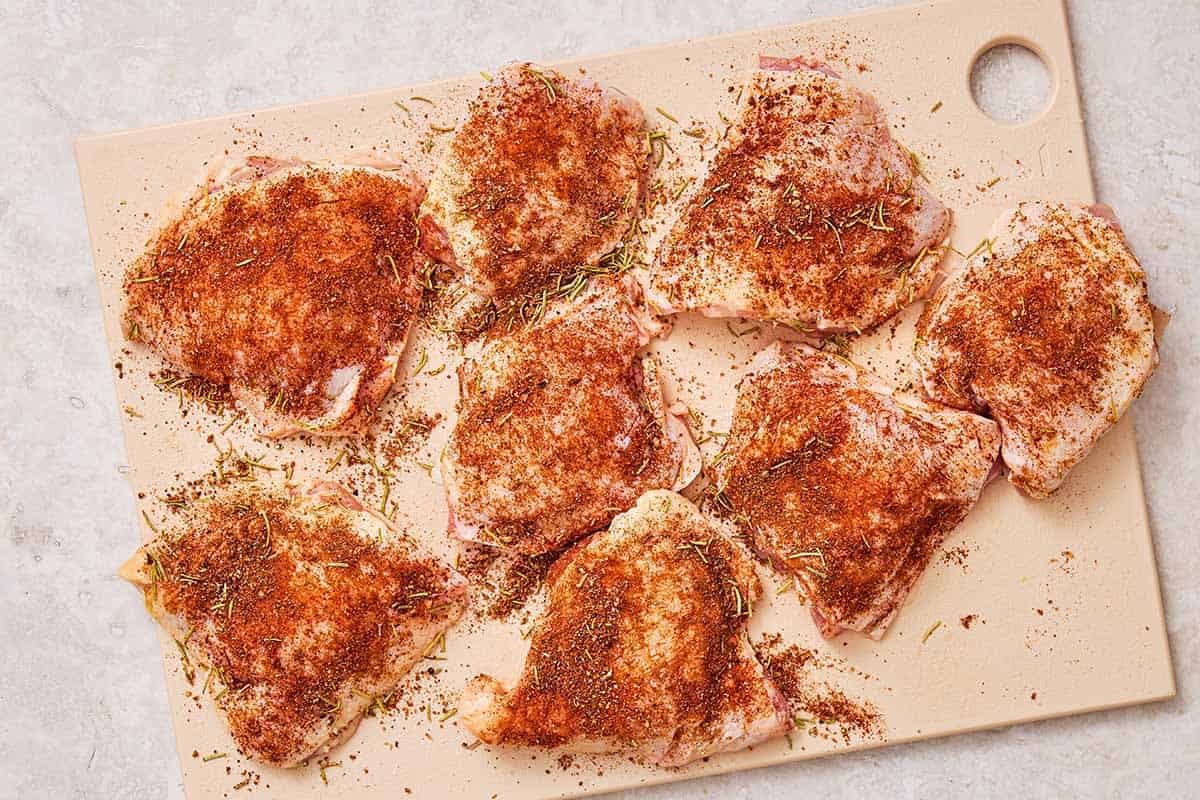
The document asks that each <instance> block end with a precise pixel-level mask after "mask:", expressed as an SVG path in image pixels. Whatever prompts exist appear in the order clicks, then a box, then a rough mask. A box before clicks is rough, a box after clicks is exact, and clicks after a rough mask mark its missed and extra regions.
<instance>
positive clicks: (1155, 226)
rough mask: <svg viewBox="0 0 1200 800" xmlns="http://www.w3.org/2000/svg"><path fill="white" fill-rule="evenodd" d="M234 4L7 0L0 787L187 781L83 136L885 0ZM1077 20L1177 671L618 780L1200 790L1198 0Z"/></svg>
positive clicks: (859, 790) (699, 786)
mask: <svg viewBox="0 0 1200 800" xmlns="http://www.w3.org/2000/svg"><path fill="white" fill-rule="evenodd" d="M235 5H236V4H232V3H229V4H227V3H224V2H206V3H176V2H166V3H164V2H157V3H144V4H132V3H122V2H98V3H87V4H84V3H80V2H70V0H62V1H61V2H51V3H33V2H15V3H14V2H13V0H3V2H0V22H2V23H3V24H0V108H2V113H0V153H2V155H3V160H2V162H0V163H2V165H3V166H2V167H0V343H2V350H0V356H2V357H0V529H2V531H3V535H2V537H0V600H2V602H3V609H2V611H0V641H2V642H3V645H2V648H3V649H2V651H0V652H2V653H3V655H2V656H0V798H5V799H7V798H30V797H54V798H75V797H95V798H138V799H139V800H140V799H141V798H162V797H179V796H181V794H182V789H181V787H180V781H179V772H178V766H177V763H176V757H175V753H174V748H173V743H172V738H171V732H170V727H169V722H168V715H167V711H166V703H165V702H164V688H163V681H162V675H161V671H160V667H159V661H158V644H157V640H156V639H155V638H154V635H153V631H152V627H151V623H150V621H149V620H148V619H147V618H146V616H145V614H144V613H143V612H142V609H141V603H140V601H139V600H138V598H137V597H136V595H135V594H134V592H132V591H131V590H129V589H128V588H127V587H125V586H122V585H119V583H118V581H117V579H116V578H115V577H114V576H113V568H114V566H115V565H116V564H117V563H118V562H119V561H120V560H121V558H122V557H123V556H124V555H125V554H126V553H127V552H128V551H129V550H130V549H131V548H132V547H133V546H134V545H135V543H136V540H137V536H138V533H137V528H136V524H135V518H134V506H133V502H132V501H133V498H132V497H131V496H130V492H129V491H128V487H127V485H126V483H125V482H124V480H123V479H122V477H121V474H120V473H121V470H122V464H123V460H124V451H123V447H122V444H121V437H120V420H119V417H118V411H117V408H116V402H115V397H114V393H113V385H112V378H111V376H110V368H109V363H108V358H107V350H106V345H105V343H104V340H103V336H102V335H101V330H102V329H101V321H100V313H99V309H98V301H97V294H96V286H95V279H94V277H93V267H92V261H91V258H90V256H89V251H88V242H87V231H86V227H85V224H84V217H83V209H82V205H81V201H80V195H79V188H78V181H77V177H76V171H75V163H74V159H73V156H72V152H71V142H72V140H73V138H74V137H75V136H77V135H79V134H81V133H86V132H104V131H110V130H117V129H124V128H131V127H140V126H144V125H149V124H154V123H161V122H169V121H173V120H183V119H189V118H193V117H200V116H209V115H214V114H221V113H226V112H229V111H238V110H245V109H250V108H255V107H260V106H266V105H274V104H279V103H287V102H292V101H298V100H304V99H310V98H316V97H324V96H330V95H337V94H343V93H347V92H352V91H358V90H364V89H370V88H380V87H386V86H391V85H397V84H403V83H409V82H413V81H418V80H424V79H431V78H437V77H444V76H451V75H456V74H460V73H467V72H472V71H474V70H477V69H480V68H486V67H491V66H494V65H495V64H496V63H498V62H502V61H506V60H509V59H512V58H514V57H517V56H524V57H530V58H535V59H538V58H541V59H554V58H565V57H568V56H573V55H584V54H592V53H600V52H606V51H610V50H616V49H622V48H626V47H633V46H639V45H645V44H652V43H657V42H668V41H672V40H675V39H680V38H684V37H689V36H697V35H705V34H712V33H720V32H727V31H735V30H740V29H745V28H753V27H761V26H764V25H770V24H777V23H784V22H794V21H799V20H803V19H806V18H808V17H809V16H813V15H828V14H837V13H842V12H844V11H847V10H854V9H859V8H864V7H868V6H871V5H876V3H871V2H861V1H857V0H850V1H848V2H836V1H835V0H824V1H817V0H797V1H796V2H790V3H783V2H769V1H768V0H745V1H744V2H740V3H737V4H736V5H735V6H733V7H730V8H727V7H725V4H723V3H720V2H715V0H687V2H668V1H667V0H658V2H654V3H652V4H649V5H646V6H641V5H638V4H635V3H614V2H605V3H599V4H592V3H584V2H577V3H568V4H563V5H560V6H558V7H556V8H553V9H551V8H540V9H539V8H538V5H539V4H536V3H533V2H513V1H511V0H510V2H504V3H497V4H483V3H475V2H467V1H466V0H450V1H448V2H444V3H421V4H414V5H412V6H411V7H410V6H407V5H406V4H403V3H395V4H389V3H369V2H358V3H352V4H350V3H347V4H343V5H342V6H341V7H339V8H338V9H337V10H330V9H325V8H321V7H319V6H313V7H300V6H297V5H294V4H290V3H280V2H262V3H258V4H257V5H256V6H255V7H254V8H253V9H252V10H238V9H236V8H235V7H234V6H235ZM1071 21H1072V25H1073V31H1074V38H1075V51H1076V59H1077V62H1078V71H1079V77H1080V82H1081V84H1082V87H1083V99H1084V106H1085V111H1086V115H1087V124H1088V133H1089V138H1090V142H1091V147H1092V160H1093V164H1094V168H1095V173H1096V178H1097V183H1098V187H1099V188H1098V191H1099V195H1100V197H1101V199H1103V200H1105V201H1107V202H1108V203H1110V204H1111V205H1113V206H1114V207H1115V208H1116V209H1117V210H1118V212H1119V213H1120V215H1121V217H1122V219H1123V221H1124V223H1125V226H1126V228H1127V231H1128V233H1129V237H1130V239H1131V240H1132V243H1133V246H1134V248H1135V250H1136V251H1137V252H1138V253H1139V255H1140V256H1141V258H1142V260H1143V262H1144V263H1145V265H1146V268H1147V270H1148V272H1149V274H1150V278H1151V290H1152V294H1153V296H1154V299H1155V300H1156V302H1157V303H1158V304H1160V305H1162V306H1164V307H1167V308H1169V309H1172V310H1173V311H1174V312H1175V319H1174V321H1173V322H1172V324H1171V326H1170V328H1169V330H1168V332H1167V334H1166V337H1165V341H1164V345H1163V363H1162V366H1161V367H1160V368H1159V371H1158V374H1157V375H1156V376H1155V378H1154V380H1153V381H1152V384H1151V386H1150V388H1149V389H1148V391H1147V392H1146V394H1145V396H1144V397H1143V399H1142V400H1141V402H1140V403H1139V405H1138V406H1137V407H1136V408H1135V411H1134V415H1135V419H1136V424H1137V429H1138V434H1139V437H1140V445H1141V455H1142V461H1143V466H1144V469H1145V473H1146V482H1147V490H1148V493H1149V501H1150V510H1151V521H1152V524H1153V528H1154V533H1155V540H1156V546H1157V551H1158V557H1159V563H1160V572H1161V576H1162V582H1163V593H1164V599H1165V603H1166V609H1167V620H1168V624H1169V628H1170V634H1171V642H1172V647H1173V652H1174V661H1175V666H1176V672H1177V677H1178V683H1179V696H1178V697H1177V698H1176V699H1175V700H1173V701H1171V702H1167V703H1162V704H1158V705H1155V706H1148V707H1140V708H1132V709H1127V710H1122V711H1113V712H1108V713H1103V714H1094V715H1090V716H1085V717H1076V718H1071V719H1064V720H1058V721H1053V722H1045V723H1039V724H1035V725H1026V726H1021V727H1015V728H1009V729H1006V730H1001V731H995V732H987V733H978V734H973V735H967V736H959V737H954V738H951V739H944V740H939V741H933V742H928V743H924V744H919V745H912V746H905V747H895V748H888V749H882V750H877V751H874V752H870V753H863V754H859V755H851V756H843V757H838V758H832V759H825V760H821V761H816V762H808V763H803V764H796V765H792V766H786V767H778V768H772V769H768V770H760V771H758V772H753V773H742V774H734V775H729V776H726V777H723V778H715V779H708V780H703V781H696V782H691V783H685V784H676V785H674V786H668V787H663V788H659V789H653V790H648V791H644V792H641V793H635V795H631V796H637V797H639V798H647V800H648V799H649V798H668V797H670V798H674V797H681V798H682V797H754V798H772V797H791V796H798V795H806V796H820V797H826V798H835V797H862V796H883V795H887V796H901V797H918V796H922V797H924V796H932V795H935V794H945V793H947V792H948V793H949V794H950V795H951V796H958V795H968V794H969V795H972V796H995V797H1005V798H1012V797H1062V796H1069V795H1086V796H1093V797H1134V796H1154V797H1160V798H1162V797H1183V796H1200V789H1198V788H1197V783H1196V777H1195V776H1196V774H1197V773H1198V772H1200V712H1198V711H1197V706H1196V703H1195V700H1194V697H1195V695H1196V693H1197V692H1198V691H1200V670H1198V669H1197V666H1196V665H1197V663H1200V587H1198V584H1200V581H1198V580H1197V577H1196V576H1197V575H1198V574H1200V537H1198V536H1197V525H1196V522H1195V520H1196V517H1197V515H1198V514H1200V475H1198V473H1200V456H1198V452H1197V441H1198V440H1200V414H1198V412H1197V410H1196V409H1197V406H1198V405H1200V354H1198V352H1197V348H1196V346H1195V341H1196V339H1197V337H1198V336H1200V324H1198V322H1197V317H1196V313H1195V309H1196V308H1197V307H1200V287H1198V286H1197V283H1196V281H1195V279H1194V271H1195V269H1196V265H1195V263H1194V260H1195V254H1196V253H1197V252H1200V223H1197V221H1196V216H1197V214H1200V149H1198V148H1200V137H1198V135H1197V133H1196V131H1197V130H1198V129H1200V57H1198V56H1197V52H1196V51H1197V49H1200V35H1198V34H1197V31H1200V4H1197V3H1196V2H1195V0H1173V1H1172V2H1155V1H1154V0H1134V2H1128V1H1127V0H1124V1H1122V0H1106V1H1105V2H1086V1H1085V0H1076V2H1074V3H1072V4H1071ZM1005 68H1007V67H1006V66H1005V65H1004V64H998V65H997V66H996V67H995V69H998V70H1003V69H1005ZM1014 68H1019V65H1018V67H1014ZM1112 657H1113V658H1120V657H1121V654H1120V653H1119V652H1118V653H1113V654H1112Z"/></svg>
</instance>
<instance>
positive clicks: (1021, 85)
mask: <svg viewBox="0 0 1200 800" xmlns="http://www.w3.org/2000/svg"><path fill="white" fill-rule="evenodd" d="M971 97H973V98H974V99H975V105H977V106H979V109H980V110H981V111H983V113H985V114H987V115H988V116H989V117H991V118H992V119H994V120H996V121H997V122H1004V123H1007V124H1010V125H1016V124H1020V123H1023V122H1029V121H1030V120H1032V119H1033V118H1034V117H1036V116H1037V115H1038V114H1039V112H1041V111H1042V110H1043V109H1044V108H1045V107H1046V105H1047V102H1048V101H1049V99H1050V69H1049V67H1047V66H1046V62H1045V61H1044V60H1043V59H1042V57H1041V56H1040V55H1038V54H1037V53H1035V52H1034V51H1033V50H1031V49H1029V48H1028V47H1025V46H1024V45H1021V44H1016V43H1012V42H1009V43H1004V44H997V45H994V46H992V47H989V48H986V49H985V50H984V51H983V52H981V53H980V54H979V55H978V56H977V57H976V58H975V63H973V64H972V65H971Z"/></svg>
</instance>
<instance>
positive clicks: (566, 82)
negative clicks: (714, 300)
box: [421, 64, 649, 303]
mask: <svg viewBox="0 0 1200 800" xmlns="http://www.w3.org/2000/svg"><path fill="white" fill-rule="evenodd" d="M648 158H649V154H648V152H647V148H646V131H645V117H644V115H643V114H642V109H641V107H640V106H639V105H638V104H637V102H636V101H634V100H633V99H632V98H630V97H628V96H626V95H624V94H622V93H620V92H618V91H616V90H614V89H608V88H605V87H602V86H598V85H596V84H595V83H593V82H591V81H588V80H570V79H568V78H566V77H564V76H563V75H561V74H560V73H558V72H555V71H554V70H551V69H547V68H543V67H537V66H535V65H533V64H512V65H509V66H507V67H505V68H504V69H503V70H501V71H500V72H499V73H497V75H496V76H495V78H494V79H492V80H490V81H489V82H488V83H487V84H486V85H485V86H484V87H483V89H482V90H481V91H480V93H479V96H478V97H477V98H476V99H475V100H474V102H472V104H471V108H470V112H469V115H468V117H467V120H466V122H464V123H463V125H462V127H461V128H460V129H459V130H458V132H457V133H456V134H455V135H454V138H453V140H452V141H451V143H450V146H449V148H448V150H447V152H446V155H445V157H444V158H443V159H442V161H441V163H440V164H439V165H438V168H437V172H436V173H435V175H434V177H433V179H432V180H431V181H430V184H429V194H428V196H427V197H426V198H425V203H424V205H423V206H422V209H421V213H422V223H423V224H422V229H423V231H424V232H425V234H426V243H427V246H428V247H430V248H432V249H431V252H433V253H435V254H436V255H437V257H438V258H439V259H440V260H442V261H444V262H445V263H448V264H452V265H456V266H457V267H458V268H459V269H460V270H462V273H463V276H464V277H465V279H466V282H467V284H468V285H469V286H470V287H471V288H472V289H473V290H474V291H475V292H477V293H479V294H482V295H487V296H489V297H492V298H493V299H495V300H496V301H497V302H500V303H504V302H506V301H510V300H513V299H515V298H518V297H520V296H523V295H530V294H536V293H537V292H539V291H541V290H543V289H545V288H547V287H548V286H551V285H553V284H556V283H557V282H561V281H562V279H564V278H565V277H567V276H570V275H573V274H575V273H577V272H578V271H579V270H581V269H585V268H589V267H595V266H596V265H597V264H599V262H600V259H601V257H602V256H604V255H605V254H606V253H608V252H609V251H610V250H612V249H613V248H615V247H616V246H617V244H618V243H619V242H620V241H621V239H622V238H623V237H624V235H625V233H626V232H627V231H628V230H629V226H630V225H631V223H632V222H633V219H634V217H635V215H636V214H637V211H638V208H639V207H640V204H641V199H642V196H643V195H644V194H645V190H646V173H647V168H648V163H649V162H648Z"/></svg>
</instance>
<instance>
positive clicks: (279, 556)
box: [120, 486, 466, 767]
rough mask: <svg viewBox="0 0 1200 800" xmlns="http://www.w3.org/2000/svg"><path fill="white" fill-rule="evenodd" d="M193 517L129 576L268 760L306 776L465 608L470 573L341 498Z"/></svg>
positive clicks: (257, 504)
mask: <svg viewBox="0 0 1200 800" xmlns="http://www.w3.org/2000/svg"><path fill="white" fill-rule="evenodd" d="M187 513H188V517H187V518H186V519H182V520H179V521H178V522H177V523H172V524H170V525H168V526H166V527H163V528H162V532H161V533H160V534H159V535H158V536H157V537H156V538H154V539H153V540H152V541H150V542H149V543H148V544H146V545H145V546H143V547H142V548H141V549H140V550H138V552H137V553H136V554H134V556H133V557H131V558H130V559H129V560H128V561H127V562H126V563H125V565H124V566H123V567H122V568H121V573H120V574H121V576H122V577H123V578H125V579H126V580H128V581H130V582H131V583H132V584H133V585H134V586H136V587H137V588H138V589H139V590H141V591H142V592H143V594H144V596H145V601H146V608H147V610H148V611H149V612H150V613H151V615H153V616H154V618H155V619H156V620H157V621H158V622H159V624H161V625H162V626H163V628H164V629H166V631H167V632H169V633H170V634H171V636H172V637H173V638H174V639H175V643H176V646H177V647H178V649H179V654H180V658H181V660H182V664H183V668H184V671H185V673H186V676H187V677H188V679H189V680H190V681H194V679H195V677H196V676H197V675H198V674H200V673H199V672H198V670H203V671H204V673H205V674H206V677H205V678H204V679H203V684H202V685H203V689H201V690H200V691H199V694H200V695H201V696H206V695H208V694H211V695H212V696H213V697H214V702H215V704H216V706H217V707H218V709H220V711H221V712H222V713H223V714H224V716H225V717H226V719H227V721H228V723H229V729H230V732H231V733H232V734H233V738H234V740H235V741H236V742H237V745H238V747H239V748H240V749H241V750H242V751H243V752H244V753H245V754H246V755H248V756H250V757H252V758H254V759H257V760H259V761H263V762H266V763H268V764H274V765H277V766H283V767H293V766H297V765H299V764H301V763H303V762H304V761H305V760H307V759H310V758H313V757H315V756H320V755H322V754H323V753H325V752H328V751H329V750H331V749H332V748H333V747H336V746H337V745H338V744H339V743H340V742H342V741H344V740H345V739H347V738H349V737H350V736H351V735H352V734H353V733H354V730H355V728H356V727H357V726H358V722H359V719H360V718H361V717H362V715H363V714H364V713H365V712H367V711H369V710H370V709H373V708H374V709H376V710H379V709H382V708H384V707H385V706H386V704H387V702H388V700H389V699H390V697H391V695H392V693H393V691H394V690H395V687H396V685H397V683H398V682H399V681H400V679H401V678H402V677H404V675H405V674H407V673H408V671H409V670H410V669H411V668H412V666H413V665H414V664H415V663H416V662H417V661H419V660H420V659H421V657H422V654H423V653H424V652H426V651H427V649H428V648H429V646H430V645H431V643H432V642H434V641H436V637H437V636H438V635H439V634H441V633H442V632H443V631H444V630H445V629H446V628H447V627H448V626H450V625H452V624H453V623H454V622H455V620H457V619H458V617H459V616H460V615H461V614H462V612H463V610H464V608H465V606H466V580H465V579H464V578H463V577H462V576H461V575H459V574H458V573H456V572H454V571H453V570H452V569H450V568H449V566H447V565H445V564H443V563H441V562H439V561H438V560H437V559H435V558H433V557H432V556H429V555H426V554H424V553H422V552H421V551H420V550H419V549H418V548H417V547H416V545H415V544H414V543H413V542H412V541H411V540H410V539H409V538H408V537H407V536H405V535H403V534H400V533H398V532H396V531H394V530H393V529H392V528H391V527H390V526H389V525H388V523H387V522H386V521H385V520H383V519H382V518H377V517H376V516H374V515H372V514H370V513H368V512H365V511H363V509H362V507H361V506H358V505H357V503H356V502H355V501H354V500H353V499H352V498H351V497H350V496H349V495H348V494H347V493H345V492H344V490H342V491H335V490H332V489H331V488H330V487H326V486H318V487H315V488H314V490H313V493H312V494H311V495H308V496H305V497H289V496H287V495H285V494H283V493H281V492H275V491H269V490H257V489H255V490H245V491H239V492H235V493H231V494H228V495H222V496H220V497H217V498H215V499H212V500H210V501H207V502H205V503H204V504H203V507H201V508H198V509H196V510H195V511H192V510H190V509H189V510H188V512H187ZM194 685H195V686H200V685H201V684H199V682H196V683H194Z"/></svg>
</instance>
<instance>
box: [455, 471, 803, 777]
mask: <svg viewBox="0 0 1200 800" xmlns="http://www.w3.org/2000/svg"><path fill="white" fill-rule="evenodd" d="M549 582H550V587H549V603H548V609H547V611H546V613H545V615H544V616H543V618H542V619H541V620H540V622H539V623H538V625H537V627H536V629H535V630H534V632H533V635H532V637H531V644H530V649H529V655H528V657H527V659H526V662H525V668H524V671H523V673H522V675H521V678H520V680H519V681H518V682H517V683H516V685H515V686H514V687H513V688H512V689H510V690H506V689H505V688H504V687H503V686H502V685H501V684H500V683H499V682H498V681H497V680H495V679H494V678H492V677H490V676H487V675H481V676H479V677H476V678H475V679H474V680H472V681H471V682H470V683H469V684H468V685H467V687H466V689H465V690H464V691H463V696H462V699H461V701H460V703H459V716H460V718H461V720H462V722H463V724H464V725H465V726H466V727H467V728H468V729H469V730H470V731H471V732H473V733H474V734H475V735H476V736H478V737H479V738H480V739H482V740H483V741H485V742H488V743H490V744H512V745H530V746H539V747H562V748H565V749H567V750H569V751H575V752H616V751H626V752H630V753H633V754H636V755H638V756H640V757H642V758H645V759H647V760H649V761H650V762H653V763H656V764H661V765H664V766H679V765H682V764H685V763H687V762H689V761H693V760H695V759H698V758H703V757H705V756H708V755H711V754H713V753H718V752H723V751H729V750H738V749H741V748H743V747H746V746H749V745H752V744H755V743H757V742H760V741H762V740H764V739H767V738H770V737H773V736H779V735H781V734H783V733H784V732H786V731H787V730H788V727H789V724H790V723H789V719H788V714H787V705H786V702H785V701H784V699H783V697H782V696H781V695H780V694H779V692H778V690H777V689H776V688H775V687H774V685H773V684H772V682H771V681H770V679H768V678H767V676H766V675H765V674H764V672H763V668H762V666H761V665H760V664H759V663H758V661H757V659H756V658H755V656H754V651H753V650H752V648H751V647H750V644H749V641H748V640H747V638H746V628H747V625H748V622H749V618H750V615H751V613H752V611H753V608H754V603H755V602H756V601H757V600H758V598H759V596H760V593H761V586H760V584H759V581H758V577H757V575H756V574H755V572H754V563H753V561H752V560H751V558H750V556H749V554H748V553H746V552H745V550H744V549H742V548H741V546H740V545H738V544H736V543H734V542H733V541H732V540H730V539H729V538H727V537H726V536H725V535H723V534H722V533H721V532H720V531H719V530H718V528H717V527H716V526H715V525H714V524H713V523H712V522H711V521H710V520H708V519H707V518H706V517H705V516H703V515H702V514H701V513H700V512H699V511H698V510H697V509H696V507H695V506H693V505H692V504H691V503H689V502H688V501H687V500H685V499H683V498H682V497H680V496H679V495H676V494H674V493H672V492H667V491H653V492H649V493H647V494H645V495H643V496H642V497H641V498H640V499H639V500H638V502H637V505H636V507H635V508H633V509H632V510H631V511H628V512H626V513H624V514H621V515H619V516H618V517H617V518H616V519H614V520H613V522H612V525H611V526H610V527H609V529H608V530H607V531H602V532H600V533H598V534H596V535H595V536H593V537H592V538H591V539H588V540H587V541H585V542H582V543H580V544H578V545H576V546H575V547H574V548H572V549H571V550H569V551H568V552H567V554H566V555H564V556H563V557H562V558H561V559H560V560H559V561H558V562H557V563H556V564H555V565H554V567H553V568H552V569H551V572H550V576H549Z"/></svg>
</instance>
